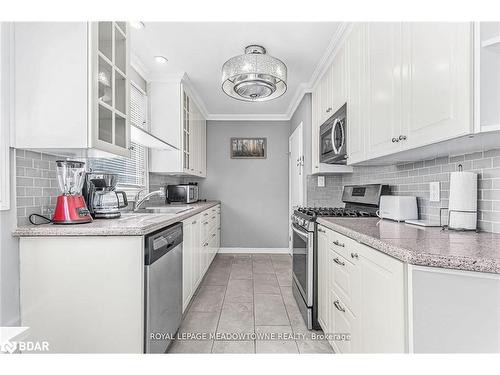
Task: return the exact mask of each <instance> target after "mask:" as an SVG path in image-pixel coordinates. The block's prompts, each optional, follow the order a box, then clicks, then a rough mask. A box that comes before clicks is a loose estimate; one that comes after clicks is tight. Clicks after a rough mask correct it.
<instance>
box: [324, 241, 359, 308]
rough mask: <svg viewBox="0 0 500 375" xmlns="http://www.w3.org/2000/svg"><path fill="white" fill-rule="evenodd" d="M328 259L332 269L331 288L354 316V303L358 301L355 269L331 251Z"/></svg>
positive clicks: (351, 264)
mask: <svg viewBox="0 0 500 375" xmlns="http://www.w3.org/2000/svg"><path fill="white" fill-rule="evenodd" d="M329 258H330V259H328V261H329V262H331V269H332V281H331V286H332V288H333V289H334V290H335V292H336V293H337V294H338V295H339V297H340V298H342V301H343V302H344V303H345V304H346V305H347V307H348V308H349V309H350V310H351V311H352V312H353V314H354V315H356V314H357V311H356V310H357V309H355V302H356V301H358V300H359V298H358V296H359V286H358V284H359V283H358V281H357V267H356V265H355V264H353V263H351V262H349V261H347V260H346V259H345V258H344V257H343V256H341V255H340V254H339V253H337V252H335V251H332V250H330V251H329Z"/></svg>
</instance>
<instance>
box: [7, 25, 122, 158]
mask: <svg viewBox="0 0 500 375" xmlns="http://www.w3.org/2000/svg"><path fill="white" fill-rule="evenodd" d="M14 28H15V30H14V35H15V36H14V38H15V42H14V43H15V66H16V69H15V121H16V122H15V129H16V132H15V145H14V146H15V147H17V148H26V149H39V150H57V151H58V152H59V153H62V154H68V155H71V154H75V155H78V154H82V151H83V152H84V153H88V151H89V150H91V151H104V152H106V153H111V154H115V155H120V156H129V155H130V150H129V146H130V125H129V106H130V105H129V78H128V72H129V55H130V49H129V45H130V40H129V38H128V25H127V24H126V23H125V22H94V23H85V22H67V23H65V22H28V23H24V22H20V23H15V26H14Z"/></svg>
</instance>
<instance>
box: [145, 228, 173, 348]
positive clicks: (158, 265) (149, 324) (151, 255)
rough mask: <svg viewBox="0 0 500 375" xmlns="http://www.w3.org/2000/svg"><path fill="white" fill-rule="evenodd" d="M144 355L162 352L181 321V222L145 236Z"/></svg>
mask: <svg viewBox="0 0 500 375" xmlns="http://www.w3.org/2000/svg"><path fill="white" fill-rule="evenodd" d="M144 275H145V289H146V290H145V293H144V297H145V310H146V311H145V314H146V316H145V330H144V332H145V335H144V336H145V337H144V352H145V353H165V351H166V350H167V348H168V346H169V345H170V343H171V339H172V337H173V336H174V335H175V334H176V333H177V330H178V329H179V326H180V324H181V321H182V223H178V224H174V225H171V226H169V227H167V228H165V229H162V230H160V231H157V232H155V233H152V234H150V235H147V236H146V237H145V266H144Z"/></svg>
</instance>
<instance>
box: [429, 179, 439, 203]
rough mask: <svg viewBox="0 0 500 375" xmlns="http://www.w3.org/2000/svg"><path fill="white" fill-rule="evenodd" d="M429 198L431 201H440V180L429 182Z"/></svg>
mask: <svg viewBox="0 0 500 375" xmlns="http://www.w3.org/2000/svg"><path fill="white" fill-rule="evenodd" d="M429 191H430V194H429V200H430V201H431V202H439V201H440V196H439V195H440V194H439V193H440V189H439V181H436V182H430V183H429Z"/></svg>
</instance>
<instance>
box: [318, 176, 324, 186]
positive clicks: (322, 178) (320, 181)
mask: <svg viewBox="0 0 500 375" xmlns="http://www.w3.org/2000/svg"><path fill="white" fill-rule="evenodd" d="M318 187H325V176H318Z"/></svg>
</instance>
